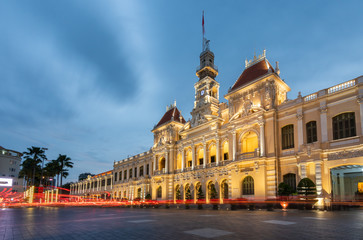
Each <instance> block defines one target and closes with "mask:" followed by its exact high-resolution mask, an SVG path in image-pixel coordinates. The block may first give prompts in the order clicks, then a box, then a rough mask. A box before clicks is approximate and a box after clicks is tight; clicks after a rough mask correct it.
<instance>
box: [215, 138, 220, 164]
mask: <svg viewBox="0 0 363 240" xmlns="http://www.w3.org/2000/svg"><path fill="white" fill-rule="evenodd" d="M219 148H220V146H219V138H217V140H216V155H217V156H216V166H218V164H219V158H220V149H219Z"/></svg>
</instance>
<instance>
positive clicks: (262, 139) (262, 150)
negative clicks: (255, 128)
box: [258, 119, 265, 157]
mask: <svg viewBox="0 0 363 240" xmlns="http://www.w3.org/2000/svg"><path fill="white" fill-rule="evenodd" d="M258 125H260V156H261V157H264V156H265V122H264V121H263V119H261V120H260V121H259V122H258Z"/></svg>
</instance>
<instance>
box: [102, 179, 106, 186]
mask: <svg viewBox="0 0 363 240" xmlns="http://www.w3.org/2000/svg"><path fill="white" fill-rule="evenodd" d="M105 183H106V180H105V179H102V182H101V187H104V186H105Z"/></svg>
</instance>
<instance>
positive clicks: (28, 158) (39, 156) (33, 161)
mask: <svg viewBox="0 0 363 240" xmlns="http://www.w3.org/2000/svg"><path fill="white" fill-rule="evenodd" d="M27 150H28V151H27V152H23V154H24V156H23V158H24V159H25V160H24V162H23V163H22V164H21V166H22V168H23V169H24V171H23V172H22V174H27V178H28V179H30V175H29V173H30V171H29V170H32V174H31V177H32V181H31V183H32V184H33V185H35V176H36V173H37V171H36V170H37V169H38V170H39V169H40V172H41V171H42V168H41V166H40V165H39V164H40V163H42V162H43V161H44V160H47V157H46V156H45V148H40V147H34V146H32V147H31V148H27Z"/></svg>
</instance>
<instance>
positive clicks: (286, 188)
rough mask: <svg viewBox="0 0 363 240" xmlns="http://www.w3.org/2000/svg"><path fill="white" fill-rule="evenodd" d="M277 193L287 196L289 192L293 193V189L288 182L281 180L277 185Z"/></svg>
mask: <svg viewBox="0 0 363 240" xmlns="http://www.w3.org/2000/svg"><path fill="white" fill-rule="evenodd" d="M277 193H278V195H279V196H289V195H290V194H292V193H294V189H292V187H291V186H290V185H289V184H287V183H284V182H282V183H280V184H279V186H278V192H277Z"/></svg>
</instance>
